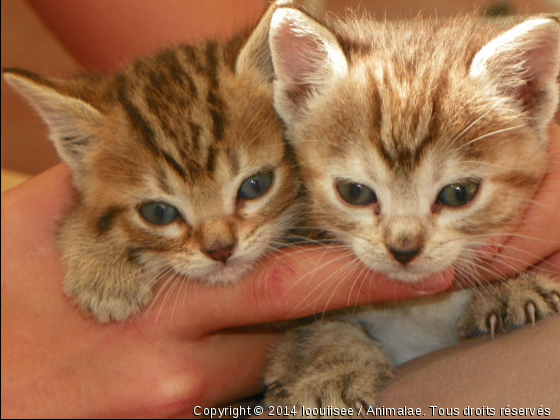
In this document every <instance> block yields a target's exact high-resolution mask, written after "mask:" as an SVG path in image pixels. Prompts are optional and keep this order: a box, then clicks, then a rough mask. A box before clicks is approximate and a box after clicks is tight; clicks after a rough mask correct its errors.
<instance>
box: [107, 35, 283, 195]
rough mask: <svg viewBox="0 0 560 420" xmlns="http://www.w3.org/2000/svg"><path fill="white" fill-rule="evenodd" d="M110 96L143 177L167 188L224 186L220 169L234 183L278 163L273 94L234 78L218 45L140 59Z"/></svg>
mask: <svg viewBox="0 0 560 420" xmlns="http://www.w3.org/2000/svg"><path fill="white" fill-rule="evenodd" d="M115 91H116V100H117V101H116V102H117V105H118V112H119V115H118V116H117V120H122V119H123V117H124V120H125V121H127V122H128V123H129V124H128V133H123V134H122V137H124V138H128V139H129V141H127V145H128V147H130V148H134V149H136V150H135V151H132V150H131V151H130V153H131V154H134V153H138V154H142V151H144V154H146V155H147V156H146V159H144V160H145V161H146V165H148V168H152V170H151V171H148V172H151V175H152V176H159V177H160V178H162V179H163V180H162V181H161V187H162V188H164V187H166V190H171V189H172V188H171V187H170V185H172V184H174V183H175V182H174V181H173V180H179V181H180V182H184V183H185V184H188V185H196V184H198V183H207V182H208V181H215V182H220V181H221V182H224V181H225V180H226V179H227V178H225V177H226V174H224V173H223V172H224V171H223V170H221V168H223V167H226V168H228V169H229V172H228V173H227V177H229V179H231V177H235V176H236V175H238V174H240V173H242V172H243V170H244V169H246V168H247V169H248V170H255V167H258V166H259V165H269V166H270V165H277V164H278V163H279V162H280V160H281V159H282V156H283V151H284V144H283V138H282V130H283V127H282V124H281V122H280V120H279V119H278V117H277V116H276V114H275V113H274V111H273V108H272V98H271V90H270V88H269V87H268V89H267V87H265V86H262V84H259V83H258V82H257V81H255V80H252V79H251V78H249V77H247V76H237V75H235V74H234V73H233V69H232V68H231V66H230V65H229V64H228V62H227V53H226V51H224V46H222V45H219V44H215V43H211V42H210V43H207V44H205V45H200V46H197V47H192V46H183V47H181V48H176V49H173V50H167V51H164V52H162V53H160V54H159V55H157V56H155V57H152V58H148V59H144V60H141V61H138V62H136V63H135V64H134V65H133V66H131V67H129V68H128V69H127V70H126V71H125V72H123V73H121V74H119V75H117V76H116V78H115ZM121 131H122V128H121ZM108 149H109V148H108ZM154 157H155V158H156V159H154ZM148 168H146V169H148ZM166 180H167V181H168V182H167V185H166Z"/></svg>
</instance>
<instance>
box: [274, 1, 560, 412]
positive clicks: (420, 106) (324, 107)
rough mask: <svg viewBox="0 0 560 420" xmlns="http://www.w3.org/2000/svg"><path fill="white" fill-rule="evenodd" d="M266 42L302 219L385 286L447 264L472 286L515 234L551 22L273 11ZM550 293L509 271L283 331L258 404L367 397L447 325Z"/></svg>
mask: <svg viewBox="0 0 560 420" xmlns="http://www.w3.org/2000/svg"><path fill="white" fill-rule="evenodd" d="M270 43H271V50H272V58H273V64H274V68H275V73H276V80H275V82H274V91H275V92H274V105H275V108H276V110H277V111H278V113H279V114H280V116H281V117H282V119H283V120H284V122H285V123H286V125H287V137H288V140H289V141H290V142H291V143H292V144H293V146H294V148H295V151H296V157H297V159H298V161H299V162H300V165H301V174H302V179H303V182H304V183H305V185H306V188H307V189H308V190H309V195H310V198H311V209H310V212H311V218H312V220H313V221H314V223H315V227H317V228H322V229H324V230H327V231H329V232H330V233H331V234H332V235H333V236H334V237H335V238H336V239H338V241H339V242H340V243H341V244H342V245H343V246H345V247H347V248H348V249H349V250H351V252H352V253H354V254H355V255H356V256H357V257H358V258H359V260H360V261H361V262H362V263H363V264H364V265H365V266H366V267H368V268H369V269H371V270H374V271H377V272H381V273H383V274H385V275H386V276H388V277H389V278H391V279H394V280H395V281H400V282H407V283H414V282H418V281H419V280H421V279H423V278H425V277H427V276H429V275H432V274H435V273H438V272H443V271H445V270H448V269H451V268H452V269H454V270H455V271H456V273H457V276H458V277H463V278H464V279H467V280H470V281H472V282H474V281H476V280H477V279H480V277H479V276H480V275H481V274H484V273H485V271H490V272H491V271H492V268H491V266H489V265H485V261H488V260H492V259H494V258H496V257H497V256H498V255H499V253H498V252H499V249H500V247H505V246H507V239H508V238H509V237H511V236H515V231H516V229H517V228H518V225H519V223H520V222H521V220H520V219H521V216H522V215H523V213H524V210H525V209H526V206H527V203H529V202H530V201H531V197H532V195H533V193H534V191H535V189H536V188H537V187H538V186H539V183H540V182H541V180H542V178H543V176H544V174H545V172H546V153H547V144H548V125H549V123H550V122H551V120H552V117H553V115H554V112H555V111H556V109H557V105H558V83H557V81H556V78H557V76H558V74H559V66H560V24H559V17H558V16H542V17H535V18H530V19H526V20H525V21H523V22H521V23H518V24H517V25H514V23H513V22H511V21H507V22H504V23H496V22H488V21H482V20H477V19H475V18H473V17H465V18H456V19H454V20H448V21H441V20H437V21H435V20H427V21H423V20H415V21H410V22H400V23H397V22H376V21H370V20H367V19H363V20H352V21H347V22H340V21H330V22H326V23H322V22H319V21H317V20H316V19H313V18H312V17H310V16H309V15H307V14H306V13H305V12H302V11H300V10H297V9H295V8H280V9H278V10H277V11H276V12H275V14H274V16H273V18H272V23H271V30H270ZM559 296H560V285H559V283H558V282H555V281H553V280H552V279H551V278H549V276H548V275H544V274H535V273H528V272H525V273H522V274H520V275H519V276H517V277H515V278H514V279H511V280H509V281H507V282H503V283H501V284H498V283H494V284H489V285H487V286H486V287H485V291H484V292H480V293H473V292H472V291H466V292H457V293H448V294H444V295H439V296H435V297H433V298H426V299H421V300H413V301H406V302H399V303H396V304H391V305H389V304H385V305H378V306H374V307H370V308H357V309H356V314H355V315H354V316H351V315H340V314H339V315H338V316H331V317H330V318H327V319H325V320H324V321H323V322H321V323H314V324H310V325H307V326H304V327H300V328H297V329H295V330H293V331H292V332H291V333H290V334H289V335H288V337H287V340H286V341H285V342H284V343H282V344H281V345H279V346H278V347H277V348H276V349H275V350H274V352H273V354H272V357H271V360H270V364H269V366H268V368H267V371H266V373H265V384H266V386H267V395H266V402H267V403H269V404H271V405H275V406H286V405H287V406H296V407H299V408H300V409H301V407H302V406H306V407H328V406H332V407H338V408H342V407H347V408H355V409H360V407H361V406H363V405H367V406H373V405H375V402H376V398H377V394H378V391H379V388H380V387H381V386H382V384H383V382H384V381H385V380H386V379H387V378H389V377H390V376H391V366H392V365H398V364H400V363H403V362H405V361H407V360H410V359H412V358H414V357H418V356H420V355H422V354H424V353H426V352H429V351H433V350H436V349H439V348H442V347H446V346H449V345H452V344H454V343H456V342H457V341H458V339H459V337H460V335H463V336H473V335H478V334H486V333H489V332H491V333H492V334H493V333H494V331H495V330H496V329H498V330H500V331H507V330H510V329H513V328H515V327H519V326H522V325H524V324H525V323H527V322H529V321H534V320H535V318H539V319H540V318H545V317H547V316H548V315H550V314H552V313H553V312H554V310H555V309H556V310H559V309H560V303H559V302H560V300H559ZM298 413H300V414H301V410H298ZM364 413H365V409H364V410H363V411H362V414H364ZM331 414H332V413H331ZM354 414H356V411H355V412H354Z"/></svg>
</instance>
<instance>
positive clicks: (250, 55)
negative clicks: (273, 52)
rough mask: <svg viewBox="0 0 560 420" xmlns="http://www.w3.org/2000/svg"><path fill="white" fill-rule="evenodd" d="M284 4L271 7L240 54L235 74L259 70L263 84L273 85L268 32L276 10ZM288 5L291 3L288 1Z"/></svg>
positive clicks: (276, 3) (274, 4) (279, 2)
mask: <svg viewBox="0 0 560 420" xmlns="http://www.w3.org/2000/svg"><path fill="white" fill-rule="evenodd" d="M281 3H283V2H281V1H277V2H275V3H273V4H271V5H270V7H269V8H268V10H267V11H266V13H265V14H264V15H263V17H262V18H261V20H260V21H259V23H258V24H257V26H256V27H255V29H254V30H253V32H252V33H251V36H250V37H249V39H248V40H247V42H246V43H245V45H244V46H243V48H242V49H241V51H240V52H239V55H238V56H237V61H236V63H235V73H236V74H244V73H247V72H250V71H252V70H257V72H258V73H259V74H260V77H261V78H262V82H264V83H271V82H272V80H273V79H274V67H273V66H272V58H271V57H270V47H269V46H268V32H269V30H270V19H271V18H272V14H273V13H274V11H275V10H276V8H277V7H278V6H279V5H280V4H281ZM286 3H289V2H287V1H286Z"/></svg>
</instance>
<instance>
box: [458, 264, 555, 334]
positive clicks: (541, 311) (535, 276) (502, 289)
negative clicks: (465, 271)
mask: <svg viewBox="0 0 560 420" xmlns="http://www.w3.org/2000/svg"><path fill="white" fill-rule="evenodd" d="M555 310H556V311H557V312H560V283H559V282H558V281H555V280H553V279H552V278H551V277H549V276H547V275H544V274H540V273H535V272H527V271H526V272H523V273H521V274H519V275H518V276H517V277H515V278H513V279H510V280H507V281H503V282H496V283H491V284H489V285H487V286H485V287H484V288H482V289H480V290H477V291H475V293H474V294H473V297H472V298H471V301H470V302H469V304H468V305H467V308H466V310H465V312H464V313H463V315H462V317H461V319H460V320H459V332H460V333H461V335H462V336H464V337H471V336H476V335H482V334H491V335H492V336H494V333H495V332H496V331H499V332H508V331H511V330H513V329H515V328H519V327H522V326H524V325H525V324H528V323H532V324H534V323H535V320H537V319H544V318H546V317H548V316H549V315H551V314H552V313H554V311H555Z"/></svg>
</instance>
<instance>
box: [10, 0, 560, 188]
mask: <svg viewBox="0 0 560 420" xmlns="http://www.w3.org/2000/svg"><path fill="white" fill-rule="evenodd" d="M301 3H303V4H304V5H305V6H306V7H307V8H309V9H310V10H315V11H316V12H317V13H319V14H321V13H327V12H332V13H335V14H341V13H343V12H344V10H345V9H347V8H353V9H355V10H358V11H359V12H365V11H367V12H369V13H370V14H373V15H374V16H375V17H379V18H380V19H384V18H388V19H398V18H400V19H402V18H410V17H413V16H416V15H418V13H420V12H421V13H422V16H426V17H427V16H434V15H437V16H439V17H443V16H450V15H455V14H460V13H471V12H473V11H476V13H478V14H480V15H486V16H507V15H513V14H533V13H550V12H553V13H554V12H555V13H558V12H560V0H301ZM267 5H268V2H267V1H265V0H204V1H199V0H163V1H158V2H155V1H153V0H119V1H114V0H95V1H94V0H89V1H85V0H83V1H75V0H2V2H1V8H2V9H1V12H2V17H1V18H2V35H1V42H2V44H1V58H2V59H1V61H2V67H22V68H26V69H28V70H32V71H35V72H37V73H41V74H44V75H49V76H55V77H67V76H70V75H72V74H74V73H77V72H80V71H83V70H84V69H85V70H95V71H102V72H109V71H112V70H114V69H116V68H118V66H119V65H121V64H122V63H124V62H127V61H129V60H131V59H133V58H135V57H138V56H141V55H147V54H150V53H152V52H153V51H155V50H156V49H158V48H161V47H162V46H166V45H170V44H175V43H178V42H195V41H196V40H200V39H205V38H209V37H214V38H225V37H227V36H229V35H231V34H232V33H234V32H235V31H236V30H238V29H240V28H243V27H245V26H247V25H249V24H251V23H254V22H256V21H257V20H258V18H259V17H260V16H261V14H262V13H263V11H264V10H265V8H266V7H267ZM1 126H2V137H1V147H2V150H1V167H2V191H4V190H5V189H7V188H10V187H11V186H13V185H15V184H17V183H19V182H21V181H22V180H25V179H26V178H28V177H29V176H32V175H35V174H38V173H40V172H42V171H44V170H46V169H48V168H50V167H52V166H54V165H56V164H57V163H58V162H59V159H58V157H57V155H56V152H55V150H54V147H53V146H52V144H51V143H50V141H49V140H48V139H47V131H46V127H45V126H44V125H43V123H42V121H41V120H40V118H39V117H38V116H37V115H36V114H35V112H34V111H33V110H32V109H31V108H30V107H29V106H28V105H27V104H26V103H25V102H24V101H23V100H22V99H21V98H20V97H19V96H18V95H16V94H15V93H14V92H13V91H11V90H10V89H9V88H8V87H7V86H6V84H5V83H4V81H2V124H1Z"/></svg>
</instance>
